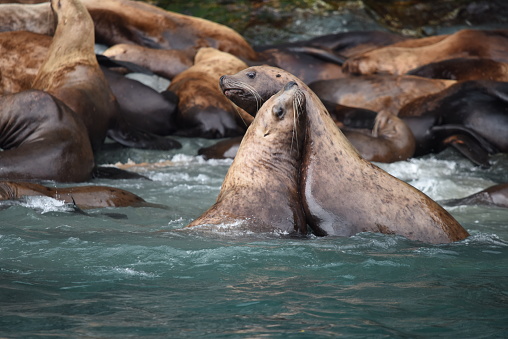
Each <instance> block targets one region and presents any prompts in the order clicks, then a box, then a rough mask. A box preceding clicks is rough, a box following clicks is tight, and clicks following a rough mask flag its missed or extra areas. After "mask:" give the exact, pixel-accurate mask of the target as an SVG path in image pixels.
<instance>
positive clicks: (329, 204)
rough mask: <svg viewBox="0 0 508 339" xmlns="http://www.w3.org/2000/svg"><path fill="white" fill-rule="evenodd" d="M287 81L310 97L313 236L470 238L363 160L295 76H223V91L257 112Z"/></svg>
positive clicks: (304, 183) (270, 70) (307, 169)
mask: <svg viewBox="0 0 508 339" xmlns="http://www.w3.org/2000/svg"><path fill="white" fill-rule="evenodd" d="M287 81H295V82H296V83H297V84H298V87H299V88H300V90H301V91H302V92H303V93H304V94H305V102H306V106H305V112H306V114H305V116H306V119H307V121H306V124H307V128H306V137H305V138H306V139H305V145H304V153H303V157H302V164H301V168H300V171H301V177H300V192H301V195H302V203H303V207H304V210H305V215H306V219H307V223H308V224H309V226H310V227H311V228H312V230H313V231H314V233H316V234H317V235H336V236H351V235H354V234H357V233H359V232H366V231H367V232H381V233H386V234H397V235H402V236H405V237H407V238H409V239H411V240H417V241H423V242H429V243H448V242H452V241H457V240H462V239H464V238H466V237H467V236H468V235H469V234H468V233H467V231H466V230H465V229H464V228H463V227H462V226H461V225H460V224H459V223H458V222H457V221H456V220H455V219H454V218H453V217H452V216H451V215H450V214H449V213H448V212H447V211H446V210H445V209H443V208H442V207H441V206H440V205H438V204H437V203H436V202H435V201H433V200H432V199H430V198H429V197H428V196H427V195H425V194H424V193H422V192H421V191H419V190H417V189H416V188H414V187H413V186H411V185H409V184H407V183H405V182H403V181H401V180H399V179H397V178H395V177H393V176H391V175H390V174H388V173H386V172H385V171H383V170H382V169H380V168H379V167H377V166H375V165H374V164H372V163H370V162H368V161H367V160H365V159H363V158H362V157H361V156H360V155H359V154H358V152H357V151H356V150H355V149H354V147H353V146H352V145H351V143H350V142H348V141H347V139H346V137H345V136H344V135H343V134H342V132H340V130H339V129H338V128H337V126H336V124H335V122H334V121H333V120H332V119H331V117H330V115H329V113H328V112H327V110H326V108H325V107H324V106H323V104H322V103H321V101H320V100H319V98H318V97H317V96H316V94H314V93H313V92H312V91H311V90H310V89H309V88H308V87H307V86H306V85H305V84H304V83H303V82H302V81H300V80H299V79H298V78H296V77H294V76H293V75H292V74H290V73H287V72H285V71H283V70H281V69H277V68H274V67H268V66H256V67H250V68H247V69H245V70H243V71H241V72H239V73H237V74H235V75H231V76H223V77H222V78H221V85H222V86H221V88H222V89H223V91H224V92H225V94H226V93H227V96H228V97H229V98H234V97H235V96H236V95H238V96H239V97H241V101H242V102H244V103H246V102H249V105H247V106H251V107H252V106H256V105H257V103H258V102H259V99H260V94H259V92H258V90H260V91H262V93H264V94H265V93H266V91H265V90H264V89H266V88H267V87H268V88H276V87H280V86H283V85H282V84H283V83H285V82H286V83H287ZM277 84H278V86H277ZM235 102H237V104H238V102H239V101H235ZM235 161H236V159H235Z"/></svg>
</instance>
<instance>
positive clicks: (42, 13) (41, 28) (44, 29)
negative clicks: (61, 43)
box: [0, 1, 55, 35]
mask: <svg viewBox="0 0 508 339" xmlns="http://www.w3.org/2000/svg"><path fill="white" fill-rule="evenodd" d="M10 2H14V1H10ZM5 31H29V32H33V33H39V34H46V35H53V34H54V33H55V25H54V23H53V12H52V11H51V8H50V4H49V2H48V1H45V2H44V3H40V4H20V3H6V2H1V3H0V32H5Z"/></svg>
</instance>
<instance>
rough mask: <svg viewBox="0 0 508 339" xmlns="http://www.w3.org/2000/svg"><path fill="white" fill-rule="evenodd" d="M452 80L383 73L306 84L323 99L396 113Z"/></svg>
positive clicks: (449, 84)
mask: <svg viewBox="0 0 508 339" xmlns="http://www.w3.org/2000/svg"><path fill="white" fill-rule="evenodd" d="M455 83H456V81H454V80H443V79H427V78H422V77H417V76H411V75H390V74H383V75H364V76H349V77H345V78H342V79H333V80H321V81H316V82H314V83H312V84H310V85H309V88H310V89H311V90H312V91H313V92H314V93H316V94H317V96H318V97H319V98H320V99H321V100H323V101H328V102H333V103H336V104H340V105H344V106H349V107H358V108H364V109H369V110H372V111H375V112H380V111H386V112H388V113H390V114H393V115H398V113H399V110H400V108H401V107H402V106H404V105H405V104H407V103H408V102H411V101H413V100H414V99H416V98H418V97H421V96H424V95H428V94H432V93H437V92H440V91H442V90H444V89H446V88H448V87H449V86H451V85H453V84H455Z"/></svg>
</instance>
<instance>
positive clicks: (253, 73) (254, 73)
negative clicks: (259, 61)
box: [247, 72, 256, 79]
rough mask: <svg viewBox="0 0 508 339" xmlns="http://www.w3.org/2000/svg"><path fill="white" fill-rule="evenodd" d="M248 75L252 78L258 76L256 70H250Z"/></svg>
mask: <svg viewBox="0 0 508 339" xmlns="http://www.w3.org/2000/svg"><path fill="white" fill-rule="evenodd" d="M247 77H249V78H250V79H254V78H255V77H256V72H248V73H247Z"/></svg>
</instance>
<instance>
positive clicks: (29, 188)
mask: <svg viewBox="0 0 508 339" xmlns="http://www.w3.org/2000/svg"><path fill="white" fill-rule="evenodd" d="M28 196H47V197H51V198H53V199H56V200H60V201H63V202H64V203H67V204H75V205H76V206H77V207H78V208H80V209H93V208H104V207H162V205H157V204H151V203H148V202H146V201H145V200H144V199H143V198H141V197H139V196H137V195H136V194H133V193H131V192H128V191H126V190H123V189H120V188H115V187H109V186H75V187H47V186H44V185H40V184H36V183H32V182H17V181H0V200H19V199H21V198H23V197H28Z"/></svg>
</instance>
